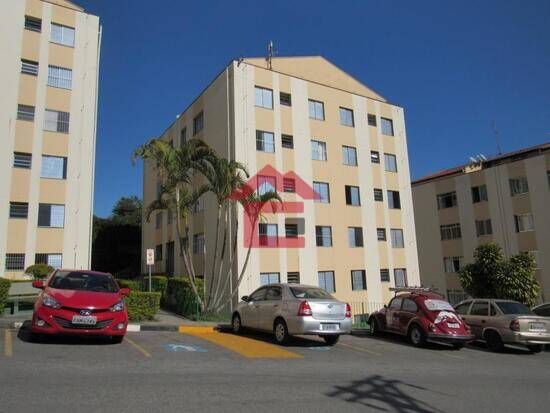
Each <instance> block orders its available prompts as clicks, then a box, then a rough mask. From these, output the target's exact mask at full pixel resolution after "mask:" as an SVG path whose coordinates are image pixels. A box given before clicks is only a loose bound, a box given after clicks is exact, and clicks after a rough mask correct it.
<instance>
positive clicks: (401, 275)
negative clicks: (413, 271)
mask: <svg viewBox="0 0 550 413" xmlns="http://www.w3.org/2000/svg"><path fill="white" fill-rule="evenodd" d="M393 278H394V280H395V286H396V287H406V286H407V270H406V269H405V268H395V269H394V270H393Z"/></svg>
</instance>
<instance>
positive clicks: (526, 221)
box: [514, 214, 535, 232]
mask: <svg viewBox="0 0 550 413" xmlns="http://www.w3.org/2000/svg"><path fill="white" fill-rule="evenodd" d="M514 220H515V222H516V232H525V231H533V230H534V229H535V223H534V221H533V215H532V214H521V215H514Z"/></svg>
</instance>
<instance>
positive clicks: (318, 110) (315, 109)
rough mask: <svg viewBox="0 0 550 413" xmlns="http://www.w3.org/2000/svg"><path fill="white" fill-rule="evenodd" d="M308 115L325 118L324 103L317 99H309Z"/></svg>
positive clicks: (314, 117)
mask: <svg viewBox="0 0 550 413" xmlns="http://www.w3.org/2000/svg"><path fill="white" fill-rule="evenodd" d="M308 106H309V117H310V118H311V119H317V120H325V104H324V103H323V102H319V101H317V100H311V99H310V100H309V101H308Z"/></svg>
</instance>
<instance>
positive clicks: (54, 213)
mask: <svg viewBox="0 0 550 413" xmlns="http://www.w3.org/2000/svg"><path fill="white" fill-rule="evenodd" d="M64 223H65V205H54V204H39V205H38V226H39V227H50V228H63V225H64Z"/></svg>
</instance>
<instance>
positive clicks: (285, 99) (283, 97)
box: [279, 92, 292, 106]
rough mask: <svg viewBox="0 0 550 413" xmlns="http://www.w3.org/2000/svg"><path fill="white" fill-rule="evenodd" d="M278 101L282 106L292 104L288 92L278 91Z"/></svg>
mask: <svg viewBox="0 0 550 413" xmlns="http://www.w3.org/2000/svg"><path fill="white" fill-rule="evenodd" d="M279 101H280V103H281V105H283V106H292V97H291V96H290V93H285V92H281V93H279Z"/></svg>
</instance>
